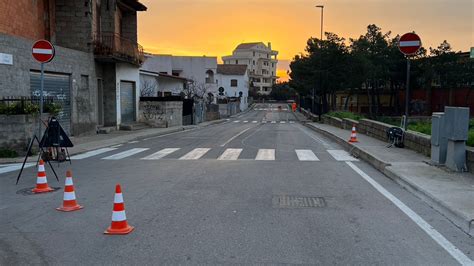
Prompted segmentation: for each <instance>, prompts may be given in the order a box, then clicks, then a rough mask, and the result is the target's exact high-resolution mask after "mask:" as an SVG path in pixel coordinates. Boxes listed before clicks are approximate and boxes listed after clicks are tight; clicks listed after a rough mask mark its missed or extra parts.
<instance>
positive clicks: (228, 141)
mask: <svg viewBox="0 0 474 266" xmlns="http://www.w3.org/2000/svg"><path fill="white" fill-rule="evenodd" d="M249 129H250V127H249V128H247V129H244V130H242V131H240V132H239V133H238V134H237V135H235V136H233V137H231V138H230V139H228V140H227V141H226V142H224V143H223V144H221V147H224V146H225V145H227V144H229V143H230V142H231V141H233V140H234V139H236V138H237V137H238V136H240V135H242V134H244V133H245V132H246V131H247V130H249Z"/></svg>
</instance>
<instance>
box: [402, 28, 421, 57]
mask: <svg viewBox="0 0 474 266" xmlns="http://www.w3.org/2000/svg"><path fill="white" fill-rule="evenodd" d="M420 48H421V39H420V36H418V35H416V34H415V33H405V34H403V36H402V37H400V41H399V42H398V49H400V52H402V53H403V54H404V55H414V54H415V53H416V52H418V50H419V49H420Z"/></svg>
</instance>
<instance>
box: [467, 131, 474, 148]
mask: <svg viewBox="0 0 474 266" xmlns="http://www.w3.org/2000/svg"><path fill="white" fill-rule="evenodd" d="M466 145H467V146H470V147H474V130H469V133H468V135H467V141H466Z"/></svg>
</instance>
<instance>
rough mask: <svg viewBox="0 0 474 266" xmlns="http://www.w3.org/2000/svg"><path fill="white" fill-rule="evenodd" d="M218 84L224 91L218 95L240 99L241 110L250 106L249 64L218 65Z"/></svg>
mask: <svg viewBox="0 0 474 266" xmlns="http://www.w3.org/2000/svg"><path fill="white" fill-rule="evenodd" d="M217 86H218V87H219V91H222V93H221V94H222V95H220V96H218V97H227V98H236V99H238V100H239V101H240V110H241V111H244V110H245V109H247V108H248V97H249V77H248V71H247V65H217Z"/></svg>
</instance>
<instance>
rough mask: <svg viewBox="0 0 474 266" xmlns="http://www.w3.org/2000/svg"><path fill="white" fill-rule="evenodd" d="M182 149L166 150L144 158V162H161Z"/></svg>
mask: <svg viewBox="0 0 474 266" xmlns="http://www.w3.org/2000/svg"><path fill="white" fill-rule="evenodd" d="M179 149H180V148H166V149H162V150H160V151H158V152H155V153H153V154H151V155H149V156H147V157H144V158H142V160H159V159H161V158H163V157H165V156H167V155H170V154H172V153H173V152H175V151H178V150H179Z"/></svg>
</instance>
